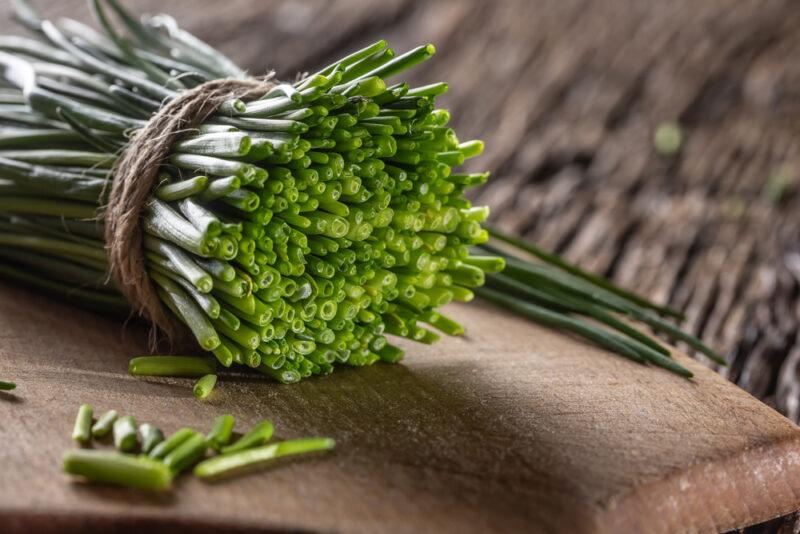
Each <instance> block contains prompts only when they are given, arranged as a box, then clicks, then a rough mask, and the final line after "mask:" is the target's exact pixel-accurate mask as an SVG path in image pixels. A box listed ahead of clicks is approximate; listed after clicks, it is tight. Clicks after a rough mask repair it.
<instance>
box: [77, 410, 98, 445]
mask: <svg viewBox="0 0 800 534" xmlns="http://www.w3.org/2000/svg"><path fill="white" fill-rule="evenodd" d="M93 412H94V410H93V408H92V407H91V406H90V405H88V404H81V406H80V408H78V415H77V416H76V417H75V427H74V428H73V429H72V439H74V440H75V441H77V442H79V443H89V441H90V440H91V439H92V415H93Z"/></svg>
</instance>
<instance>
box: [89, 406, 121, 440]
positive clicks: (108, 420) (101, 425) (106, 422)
mask: <svg viewBox="0 0 800 534" xmlns="http://www.w3.org/2000/svg"><path fill="white" fill-rule="evenodd" d="M116 420H117V411H116V410H109V411H107V412H106V413H104V414H103V415H101V416H100V417H99V418H98V419H97V422H96V423H95V424H94V425H93V426H92V436H94V437H96V438H101V437H103V436H105V435H106V434H108V433H109V432H111V427H112V426H114V422H115V421H116Z"/></svg>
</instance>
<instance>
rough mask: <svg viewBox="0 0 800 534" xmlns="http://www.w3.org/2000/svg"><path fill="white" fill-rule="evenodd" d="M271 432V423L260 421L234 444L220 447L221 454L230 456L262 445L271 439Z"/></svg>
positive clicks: (272, 428) (272, 429)
mask: <svg viewBox="0 0 800 534" xmlns="http://www.w3.org/2000/svg"><path fill="white" fill-rule="evenodd" d="M273 431H274V427H273V426H272V423H270V422H269V421H266V420H264V421H261V422H260V423H258V424H256V425H255V426H253V428H251V429H250V431H249V432H248V433H247V434H245V435H244V436H242V437H241V438H239V439H238V440H237V441H236V442H235V443H233V444H231V445H227V446H225V447H222V449H221V452H222V454H230V453H234V452H239V451H243V450H245V449H250V448H252V447H258V446H259V445H263V444H264V443H266V442H267V441H269V438H271V437H272V433H273Z"/></svg>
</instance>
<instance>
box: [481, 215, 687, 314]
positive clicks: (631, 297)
mask: <svg viewBox="0 0 800 534" xmlns="http://www.w3.org/2000/svg"><path fill="white" fill-rule="evenodd" d="M487 230H489V235H491V236H492V237H495V238H497V239H499V240H501V241H503V242H504V243H508V244H509V245H513V246H515V247H517V248H518V249H520V250H523V251H525V252H528V253H529V254H533V255H534V256H536V257H537V258H539V259H540V260H542V261H545V262H547V263H550V264H551V265H555V266H556V267H559V268H561V269H564V270H565V271H566V272H568V273H570V274H572V275H575V276H577V277H579V278H583V279H584V280H588V281H589V282H592V283H593V284H595V285H597V286H600V287H602V288H603V289H605V290H607V291H610V292H612V293H614V294H615V295H618V296H620V297H622V298H624V299H625V300H628V301H630V302H632V303H634V304H636V305H638V306H641V307H643V308H649V309H651V310H655V311H657V312H658V313H661V314H663V315H670V316H672V317H676V318H678V319H683V314H681V313H680V312H679V311H676V310H673V309H671V308H668V307H666V306H658V305H656V304H653V303H651V302H649V301H647V300H645V299H643V298H641V297H639V296H638V295H635V294H633V293H631V292H630V291H627V290H625V289H622V288H619V287H617V286H615V285H614V284H612V283H611V282H609V281H608V280H606V279H605V278H603V277H601V276H597V275H595V274H592V273H589V272H586V271H584V270H583V269H581V268H579V267H577V266H575V265H572V264H571V263H568V262H566V261H564V260H563V259H561V258H559V257H558V256H556V255H555V254H551V253H549V252H547V251H545V250H543V249H541V248H539V247H537V246H536V245H533V244H531V243H528V242H526V241H522V240H521V239H517V238H515V237H513V236H511V235H509V234H507V233H505V232H502V231H500V230H498V229H497V228H494V227H492V226H487Z"/></svg>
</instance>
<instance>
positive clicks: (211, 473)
mask: <svg viewBox="0 0 800 534" xmlns="http://www.w3.org/2000/svg"><path fill="white" fill-rule="evenodd" d="M335 445H336V442H335V441H334V440H332V439H331V438H304V439H293V440H288V441H280V442H278V443H272V444H270V445H264V446H261V447H256V448H252V449H247V450H243V451H239V452H236V453H231V454H221V455H219V456H215V457H214V458H209V459H208V460H205V461H204V462H201V463H199V464H198V465H197V466H196V467H195V468H194V474H195V475H197V476H199V477H201V478H211V477H218V476H224V475H228V474H231V473H235V472H239V471H253V470H256V469H258V468H259V467H261V466H262V464H264V463H265V462H268V461H269V460H274V459H276V458H282V457H285V456H292V455H296V454H306V453H311V452H319V451H327V450H331V449H333V448H334V446H335Z"/></svg>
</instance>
